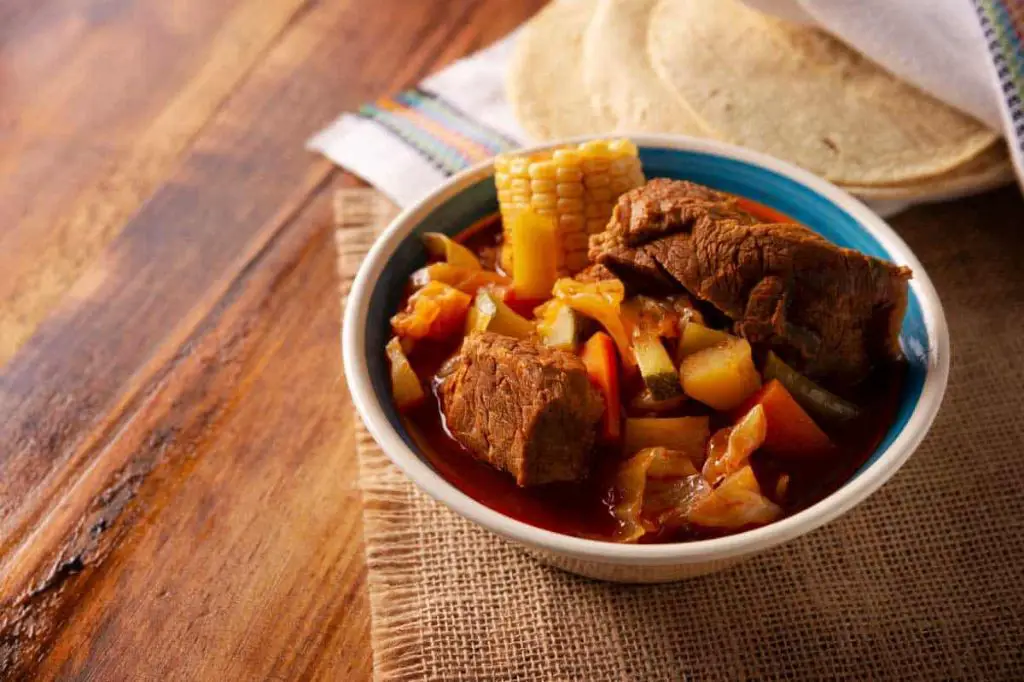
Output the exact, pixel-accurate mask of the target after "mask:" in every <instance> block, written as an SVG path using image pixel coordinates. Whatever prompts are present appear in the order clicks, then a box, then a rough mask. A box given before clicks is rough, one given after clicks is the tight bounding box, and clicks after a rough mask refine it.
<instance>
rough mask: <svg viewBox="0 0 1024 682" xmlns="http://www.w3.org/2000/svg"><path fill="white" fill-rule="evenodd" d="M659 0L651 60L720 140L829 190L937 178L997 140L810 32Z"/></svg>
mask: <svg viewBox="0 0 1024 682" xmlns="http://www.w3.org/2000/svg"><path fill="white" fill-rule="evenodd" d="M714 5H715V6H714V11H710V8H709V3H708V2H706V0H661V1H660V2H659V3H658V4H657V6H656V7H655V8H654V11H653V12H652V14H651V19H650V22H649V24H648V50H649V55H650V59H651V64H652V66H653V68H654V70H655V72H657V74H658V75H659V76H660V78H661V79H662V81H663V82H665V83H666V84H667V86H668V87H669V88H670V90H671V91H672V92H673V93H674V94H675V96H676V97H677V99H679V100H680V101H682V102H684V103H685V104H686V105H687V106H689V107H690V108H691V109H692V110H693V112H694V113H695V114H696V115H697V116H698V117H699V118H700V119H702V120H704V121H707V122H708V124H709V125H710V126H711V127H712V128H713V129H714V130H717V131H718V132H719V133H720V134H721V135H722V137H723V138H724V139H726V140H728V141H730V142H733V143H736V144H740V145H744V146H746V147H750V148H752V149H757V150H760V151H764V152H767V153H769V154H773V155H775V156H778V157H780V158H783V159H787V160H789V161H792V162H794V163H796V164H798V165H800V166H803V167H804V168H807V169H808V170H810V171H813V172H815V173H818V174H819V175H822V176H824V177H826V178H828V179H829V180H832V181H834V182H837V183H843V184H851V185H860V186H875V185H891V184H894V183H902V182H907V181H912V180H918V179H926V178H931V177H935V176H938V175H940V174H942V173H945V172H947V171H949V170H951V169H954V168H956V167H957V166H959V165H960V164H963V163H966V162H968V161H970V160H971V159H973V158H974V157H976V156H978V155H979V154H980V153H981V152H982V151H984V150H985V149H986V148H987V147H988V146H989V145H991V144H992V143H993V142H994V141H995V140H996V139H997V135H996V134H995V133H993V132H992V131H990V130H988V129H986V128H985V127H983V126H982V125H981V124H980V123H978V122H976V121H974V120H973V119H971V118H969V117H967V116H965V115H963V114H961V113H959V112H957V111H955V110H953V109H951V108H950V107H948V106H946V105H945V104H942V103H941V102H939V101H938V100H936V99H934V98H932V97H930V96H928V95H926V94H924V93H922V92H920V91H918V90H916V89H914V88H913V87H911V86H909V85H907V84H905V83H903V82H901V81H899V80H897V79H896V78H895V77H893V76H891V75H889V74H888V73H886V72H885V71H883V70H882V69H881V68H879V67H877V66H875V65H874V64H873V63H871V62H869V61H867V60H866V59H864V58H863V57H861V56H859V55H858V54H857V53H856V52H854V51H852V50H850V49H849V48H847V47H845V46H843V45H842V44H841V43H839V42H837V41H836V40H834V39H832V38H830V37H828V36H826V35H825V34H824V33H821V32H819V31H817V30H814V29H810V28H807V27H802V26H797V25H794V24H787V23H785V22H783V21H781V20H778V19H775V18H772V17H768V16H766V15H762V14H760V13H758V12H756V11H755V10H752V9H748V8H746V7H744V6H743V5H741V4H739V3H738V2H735V1H734V0H719V1H718V2H715V3H714Z"/></svg>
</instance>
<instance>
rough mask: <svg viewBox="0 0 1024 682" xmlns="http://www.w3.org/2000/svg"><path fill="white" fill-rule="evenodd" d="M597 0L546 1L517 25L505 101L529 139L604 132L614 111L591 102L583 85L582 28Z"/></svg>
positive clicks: (612, 123) (612, 121)
mask: <svg viewBox="0 0 1024 682" xmlns="http://www.w3.org/2000/svg"><path fill="white" fill-rule="evenodd" d="M596 8H597V0H559V1H558V2H552V3H551V4H549V5H548V6H547V7H545V8H544V9H543V10H541V11H540V12H539V13H538V14H537V16H535V17H534V18H533V19H531V20H530V22H529V23H528V24H527V25H526V27H525V28H524V29H523V33H522V35H521V36H519V39H518V40H517V41H516V48H515V53H514V55H513V56H512V63H511V65H510V67H509V72H508V81H507V83H506V87H507V90H508V97H509V101H510V103H511V104H512V110H513V112H514V113H515V116H516V119H517V120H518V121H519V124H520V125H522V126H523V129H524V130H525V131H526V132H527V134H529V135H530V136H531V137H533V138H534V139H535V140H538V141H544V140H551V139H555V138H562V137H573V136H576V135H592V134H599V133H606V132H609V131H611V130H614V129H615V127H616V120H615V117H614V116H613V115H612V114H611V113H610V112H608V111H606V110H600V109H596V108H594V107H592V106H591V102H590V96H589V94H588V93H587V91H586V88H585V87H584V86H583V72H582V63H583V33H584V31H585V30H586V27H587V24H588V23H589V21H590V19H591V18H592V17H593V16H594V10H595V9H596Z"/></svg>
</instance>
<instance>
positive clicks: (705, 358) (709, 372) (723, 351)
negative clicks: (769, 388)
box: [679, 339, 761, 411]
mask: <svg viewBox="0 0 1024 682" xmlns="http://www.w3.org/2000/svg"><path fill="white" fill-rule="evenodd" d="M679 375H680V377H681V378H682V381H683V391H684V392H685V393H686V395H688V396H690V397H691V398H694V399H695V400H699V401H700V402H702V403H704V404H705V405H708V406H710V407H713V408H714V409H716V410H722V411H727V410H732V409H735V408H737V407H739V406H740V405H741V404H742V403H743V401H744V400H746V399H747V398H749V397H750V396H751V395H753V393H754V391H756V390H757V389H759V388H761V376H760V375H759V374H758V373H757V368H755V367H754V360H753V357H752V356H751V350H750V344H749V343H747V341H746V340H745V339H735V340H728V341H724V342H722V343H719V344H717V345H714V346H712V347H710V348H705V349H704V350H701V351H697V352H696V353H694V354H693V355H689V356H687V357H686V358H685V359H684V360H683V362H682V364H681V365H680V366H679Z"/></svg>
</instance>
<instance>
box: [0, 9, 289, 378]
mask: <svg viewBox="0 0 1024 682" xmlns="http://www.w3.org/2000/svg"><path fill="white" fill-rule="evenodd" d="M305 4H306V0H183V1H182V2H174V3H161V2H145V1H144V0H118V1H116V2H111V1H110V0H51V1H49V2H45V3H19V6H18V7H10V8H8V13H7V14H6V15H5V17H4V18H5V21H3V22H2V28H0V44H2V45H3V51H4V52H3V53H4V61H3V76H4V78H3V85H4V87H3V88H2V89H0V272H3V273H4V275H5V276H4V277H3V278H0V364H2V363H3V362H4V361H5V360H7V359H8V358H10V357H11V356H12V355H13V354H14V352H15V351H16V350H17V348H18V347H20V346H21V344H22V343H24V342H25V340H26V339H27V338H28V337H29V335H30V334H31V333H32V332H33V331H34V330H35V328H36V327H37V326H38V324H39V323H40V322H41V321H42V320H43V319H45V317H46V315H47V314H48V313H49V312H50V311H51V310H52V309H53V307H54V306H55V305H56V304H57V303H58V302H59V301H60V299H61V297H62V296H63V295H64V294H65V293H66V292H67V290H68V289H69V288H70V287H71V285H72V284H73V283H74V281H75V280H76V279H77V278H78V276H79V275H81V273H82V272H83V271H84V269H85V268H86V267H88V265H89V264H90V263H91V261H92V260H93V258H95V256H96V255H97V254H98V253H99V252H100V250H102V248H103V247H104V245H106V244H107V243H108V242H109V241H110V239H112V238H113V237H114V236H115V235H116V234H117V233H118V232H119V231H120V230H121V228H123V227H124V225H125V223H126V221H127V219H128V218H129V217H130V216H131V215H132V213H134V212H135V211H136V210H137V209H138V208H139V206H140V205H141V204H142V202H144V201H145V200H146V198H147V197H148V196H149V195H150V194H151V193H152V192H153V190H154V189H155V188H156V187H157V186H159V184H160V183H161V182H162V181H163V180H164V179H165V177H166V175H167V174H168V173H170V172H171V171H172V170H173V168H174V166H175V165H176V164H177V163H178V162H179V160H180V158H181V156H182V154H183V153H184V152H185V150H186V149H187V148H188V146H189V144H190V143H191V141H192V140H193V139H194V138H195V136H196V135H197V134H198V133H199V131H200V130H202V127H203V125H205V123H206V122H207V121H208V120H209V119H210V117H211V116H212V115H213V114H214V113H215V112H216V111H217V110H218V109H219V107H220V106H221V105H222V104H223V103H224V101H225V99H226V98H227V97H228V96H229V95H230V94H231V92H232V91H233V90H234V89H235V88H236V87H237V85H238V84H239V82H241V81H242V80H243V79H244V78H245V76H246V74H247V73H248V72H249V71H250V70H251V69H252V67H253V65H254V64H255V63H257V62H258V61H259V60H260V59H261V58H262V56H263V55H264V53H265V52H266V50H267V49H268V47H269V46H270V45H271V44H272V43H273V41H274V40H275V39H276V37H277V36H278V35H279V34H280V32H281V31H282V30H284V29H285V27H286V26H287V25H288V23H289V22H290V21H291V19H292V18H293V17H294V16H295V15H296V14H297V13H298V12H299V11H300V10H301V9H302V7H303V6H304V5H305Z"/></svg>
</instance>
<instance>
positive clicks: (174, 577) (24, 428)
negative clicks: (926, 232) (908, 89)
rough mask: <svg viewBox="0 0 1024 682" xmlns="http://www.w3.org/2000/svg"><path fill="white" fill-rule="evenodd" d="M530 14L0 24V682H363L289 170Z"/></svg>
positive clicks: (135, 10)
mask: <svg viewBox="0 0 1024 682" xmlns="http://www.w3.org/2000/svg"><path fill="white" fill-rule="evenodd" d="M541 4H542V2H541V0H524V1H521V2H511V1H510V0H476V1H473V0H431V1H426V0H415V1H414V0H322V1H319V2H317V1H306V0H175V1H174V2H171V1H168V0H35V1H32V2H9V3H5V5H4V6H3V7H2V8H0V46H2V47H0V50H2V51H0V273H3V275H2V277H0V679H8V678H11V679H17V678H21V677H33V678H40V679H48V678H64V679H67V678H88V679H104V680H107V679H133V680H150V679H160V680H163V679H172V678H175V679H217V680H254V679H268V678H272V679H285V678H287V679H313V678H322V679H332V680H359V679H364V678H367V677H369V675H370V667H371V664H370V654H371V652H370V646H369V637H368V629H369V609H368V602H367V597H366V590H365V578H366V575H365V567H364V563H363V548H362V540H361V530H360V500H359V494H358V492H357V491H356V489H355V483H354V474H355V461H354V455H353V447H352V445H353V444H352V438H353V435H352V413H351V410H350V409H349V398H348V394H347V391H346V388H345V383H344V380H343V378H342V369H341V358H340V353H339V325H340V322H339V314H340V311H339V302H338V295H337V286H338V282H337V277H336V274H335V258H334V249H333V247H332V238H331V232H332V226H331V212H330V205H331V202H330V198H331V195H332V193H333V191H334V190H335V189H337V188H339V187H343V186H351V185H355V184H357V183H356V181H355V180H354V179H353V178H352V177H350V176H347V175H346V174H344V173H342V172H339V171H338V170H336V169H335V168H333V167H332V166H331V164H329V163H328V162H327V161H325V160H323V159H322V158H319V157H318V156H315V155H313V154H311V153H309V152H307V151H305V150H304V149H303V143H304V141H305V140H306V138H307V137H308V136H309V135H310V134H312V133H313V132H315V131H316V130H318V129H319V128H320V127H321V126H323V125H324V124H326V123H327V122H329V121H330V120H331V119H332V118H334V117H335V116H336V115H337V114H338V113H340V112H341V111H343V110H345V109H351V108H353V107H354V106H356V105H358V104H359V103H360V102H362V101H365V100H368V99H372V98H374V97H376V96H379V95H382V94H385V93H388V92H391V91H394V90H395V89H397V88H399V87H402V86H405V85H408V84H412V83H415V82H417V81H418V80H419V79H421V78H422V77H424V76H426V75H427V74H429V73H430V72H432V71H434V70H436V69H437V68H439V67H440V66H442V65H443V64H445V63H447V62H449V61H451V60H453V59H455V58H457V57H459V56H462V55H464V54H467V53H470V52H473V51H475V50H477V49H479V48H480V47H482V46H484V45H486V44H488V43H489V42H491V41H493V40H495V39H497V38H499V37H500V36H502V35H503V34H505V33H506V32H508V31H509V30H511V29H512V28H514V27H515V26H516V25H518V24H519V23H520V22H521V21H523V20H524V19H525V18H526V17H527V16H529V15H530V14H531V13H532V12H533V11H535V10H536V9H537V7H539V6H540V5H541Z"/></svg>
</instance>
